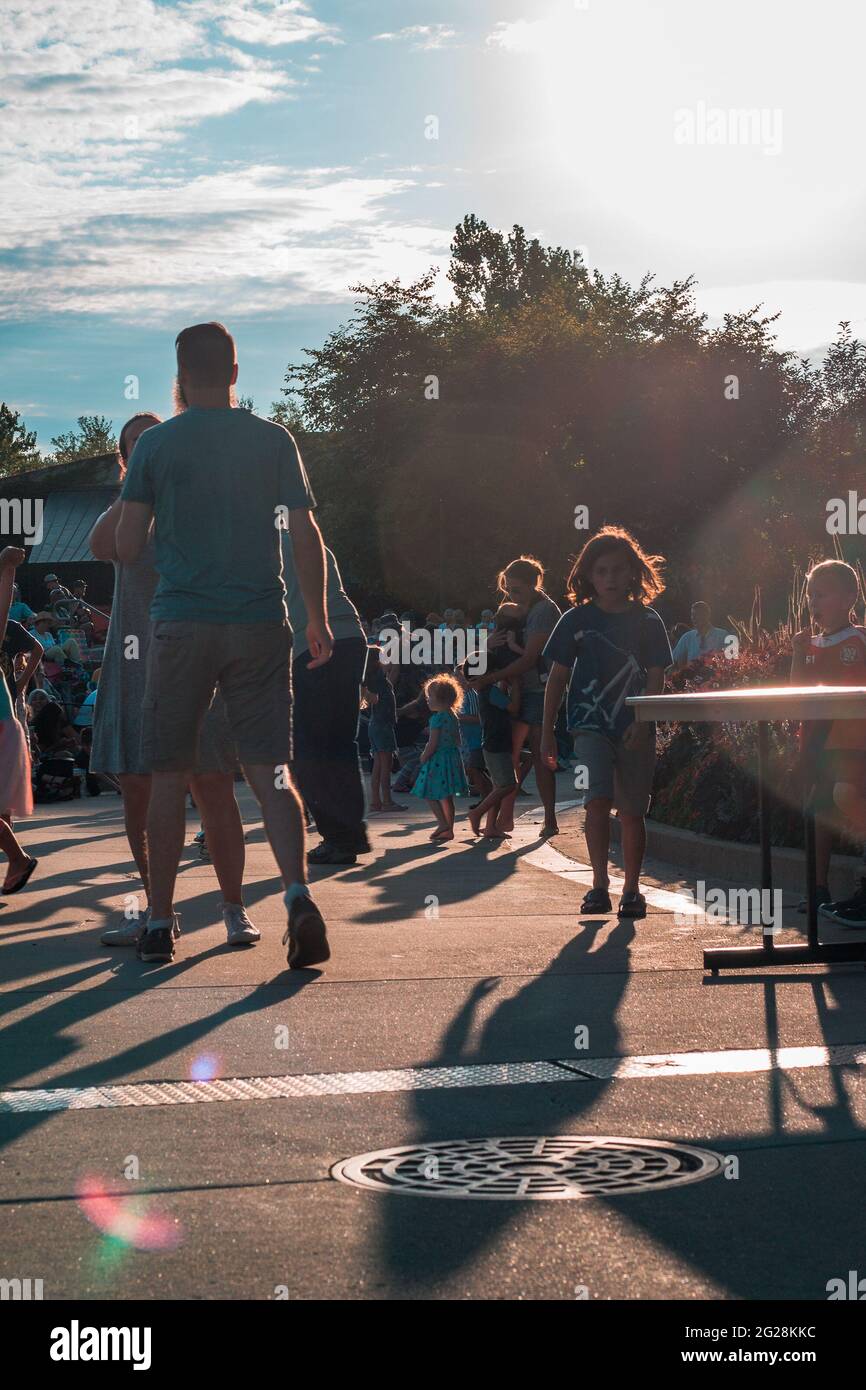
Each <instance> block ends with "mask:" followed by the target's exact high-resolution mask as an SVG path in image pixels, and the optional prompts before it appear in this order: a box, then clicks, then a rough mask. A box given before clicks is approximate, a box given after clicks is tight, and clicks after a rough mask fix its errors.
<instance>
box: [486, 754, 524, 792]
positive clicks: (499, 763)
mask: <svg viewBox="0 0 866 1390" xmlns="http://www.w3.org/2000/svg"><path fill="white" fill-rule="evenodd" d="M484 764H485V766H486V768H487V771H488V772H489V773H490V780H491V782H492V783H493V786H494V788H495V789H496V790H497V791H498V790H499V789H500V788H502V787H508V788H511V787H516V786H517V778H516V777H515V775H514V763H513V762H512V760H511V754H510V753H488V751H487V749H486V748H485V749H484Z"/></svg>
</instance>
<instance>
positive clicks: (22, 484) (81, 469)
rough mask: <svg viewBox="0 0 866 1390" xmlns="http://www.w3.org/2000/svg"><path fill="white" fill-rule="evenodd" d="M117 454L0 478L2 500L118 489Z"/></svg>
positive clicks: (52, 465)
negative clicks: (111, 488) (91, 489)
mask: <svg viewBox="0 0 866 1390" xmlns="http://www.w3.org/2000/svg"><path fill="white" fill-rule="evenodd" d="M117 485H118V475H117V455H116V454H96V455H95V456H94V457H93V458H87V459H75V461H74V462H73V463H54V464H51V466H50V467H48V468H29V469H27V471H26V472H24V473H11V474H10V475H9V476H8V477H6V478H0V497H43V498H44V497H47V496H48V494H49V493H51V492H69V491H71V490H73V489H74V490H75V491H81V490H82V489H89V488H106V487H115V488H116V487H117Z"/></svg>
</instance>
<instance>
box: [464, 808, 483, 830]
mask: <svg viewBox="0 0 866 1390" xmlns="http://www.w3.org/2000/svg"><path fill="white" fill-rule="evenodd" d="M466 819H467V820H468V822H469V825H470V827H471V829H472V834H473V835H480V834H481V817H480V816H478V815H476V814H475V812H474V811H470V812H469V814H468V816H467V817H466Z"/></svg>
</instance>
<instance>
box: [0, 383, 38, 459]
mask: <svg viewBox="0 0 866 1390" xmlns="http://www.w3.org/2000/svg"><path fill="white" fill-rule="evenodd" d="M40 463H41V459H40V457H39V451H38V450H37V448H36V431H35V430H28V429H27V427H26V425H25V424H24V421H23V420H22V419H21V416H20V414H19V412H18V411H17V410H13V409H12V407H11V406H8V405H7V404H6V402H5V401H0V477H3V478H7V477H9V475H10V474H12V473H23V472H25V471H26V470H27V469H28V468H38V467H39V465H40Z"/></svg>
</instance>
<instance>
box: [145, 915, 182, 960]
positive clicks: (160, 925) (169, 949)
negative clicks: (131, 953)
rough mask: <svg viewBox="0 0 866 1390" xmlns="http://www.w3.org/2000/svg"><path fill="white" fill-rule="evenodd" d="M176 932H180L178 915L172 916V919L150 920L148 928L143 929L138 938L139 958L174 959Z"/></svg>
mask: <svg viewBox="0 0 866 1390" xmlns="http://www.w3.org/2000/svg"><path fill="white" fill-rule="evenodd" d="M175 934H177V935H179V934H180V932H179V928H177V917H176V916H175V917H172V919H171V921H166V922H156V923H153V922H148V924H147V930H146V931H143V932H142V934H141V936H140V937H139V939H138V947H137V955H138V959H139V960H152V961H170V960H174V939H175Z"/></svg>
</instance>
